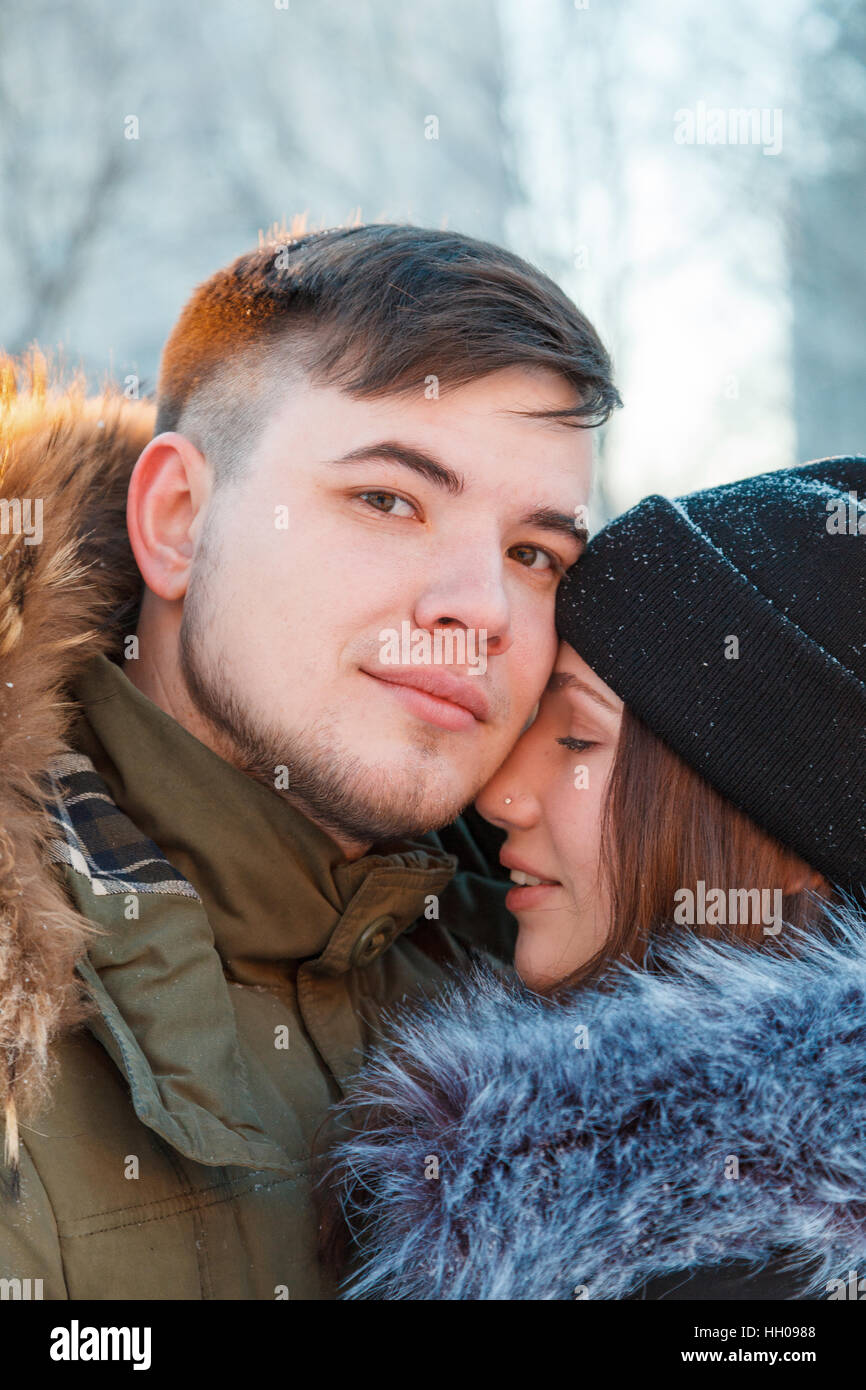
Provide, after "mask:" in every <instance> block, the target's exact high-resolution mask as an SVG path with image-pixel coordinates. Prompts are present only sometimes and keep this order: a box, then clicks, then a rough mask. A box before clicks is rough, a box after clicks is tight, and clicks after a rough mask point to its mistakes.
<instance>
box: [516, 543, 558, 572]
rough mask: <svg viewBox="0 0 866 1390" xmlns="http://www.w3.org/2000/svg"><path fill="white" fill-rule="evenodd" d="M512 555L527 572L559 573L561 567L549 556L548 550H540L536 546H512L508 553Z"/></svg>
mask: <svg viewBox="0 0 866 1390" xmlns="http://www.w3.org/2000/svg"><path fill="white" fill-rule="evenodd" d="M508 553H509V555H512V556H513V557H514V559H515V560H516V561H517V563H518V564H519V565H523V566H524V568H525V569H528V570H549V569H555V570H557V571H560V570H561V569H562V566H561V565H560V564H559V561H558V560H556V559H555V557H554V556H553V555H551V554H550V551H548V550H542V549H540V547H539V546H537V545H513V546H512V547H511V549H510V551H509V552H508Z"/></svg>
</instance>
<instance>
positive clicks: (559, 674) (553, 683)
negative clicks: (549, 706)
mask: <svg viewBox="0 0 866 1390" xmlns="http://www.w3.org/2000/svg"><path fill="white" fill-rule="evenodd" d="M547 689H548V690H549V691H551V692H554V691H557V690H578V691H580V693H581V694H582V695H586V696H587V697H588V698H589V699H590V700H595V702H596V704H597V705H603V706H604V708H605V709H606V710H609V711H610V713H611V714H619V709H618V707H617V706H616V705H614V704H612V703H611V702H610V700H608V699H606V698H605V696H604V695H602V693H601V691H600V690H596V689H595V688H594V687H593V686H591V685H590V684H589V683H588V682H587V681H582V680H581V679H580V678H579V677H578V676H573V675H572V674H571V672H570V671H554V672H553V675H552V676H551V677H550V680H549V681H548V682H547Z"/></svg>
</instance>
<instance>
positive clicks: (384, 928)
mask: <svg viewBox="0 0 866 1390" xmlns="http://www.w3.org/2000/svg"><path fill="white" fill-rule="evenodd" d="M396 935H397V923H396V922H395V921H394V918H393V917H377V918H376V920H375V922H371V923H370V925H369V926H368V927H365V928H364V930H363V931H362V932H361V935H360V936H359V937H358V940H357V941H356V942H355V944H354V946H353V947H352V954H351V957H350V959H351V963H352V965H370V963H371V962H372V961H374V960H375V959H376V957H377V956H379V955H381V954H382V952H383V951H384V949H385V947H386V946H390V944H391V942H392V941H393V940H394V937H395V936H396Z"/></svg>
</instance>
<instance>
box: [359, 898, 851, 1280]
mask: <svg viewBox="0 0 866 1390" xmlns="http://www.w3.org/2000/svg"><path fill="white" fill-rule="evenodd" d="M827 926H828V933H829V934H828V935H826V936H825V935H822V936H818V937H813V938H810V939H808V940H803V941H800V942H798V943H795V948H794V951H795V953H793V954H792V953H790V952H786V953H784V954H783V953H780V952H778V951H773V952H772V953H771V952H769V951H764V950H762V949H760V948H751V949H750V948H746V947H743V946H736V945H732V944H720V943H711V942H708V941H702V940H699V939H697V938H692V939H690V940H687V941H683V942H680V943H678V944H676V945H675V946H674V947H673V948H672V950H671V953H670V956H669V957H668V958H666V961H665V969H664V970H663V971H662V972H660V973H655V972H653V973H650V972H649V971H644V970H638V969H635V968H630V969H624V968H619V969H618V972H617V974H616V975H615V977H614V979H613V981H612V987H611V988H610V990H608V989H607V988H605V989H600V988H597V987H596V988H585V989H583V990H582V991H580V992H579V993H577V994H575V995H574V996H573V998H572V999H571V1000H570V1001H568V1002H566V1003H559V1004H555V1005H551V1004H550V1003H547V1002H545V1001H542V1000H541V999H539V997H538V996H535V995H532V994H530V993H529V992H528V991H526V990H524V989H523V988H522V987H521V986H520V985H519V983H508V982H503V980H501V979H500V978H498V977H496V976H495V975H493V974H491V973H488V972H487V971H486V970H479V971H478V973H477V974H476V976H475V978H474V979H473V980H471V981H468V982H465V983H457V984H455V986H454V989H453V991H452V993H451V995H450V997H446V998H443V997H441V996H440V998H439V999H438V1000H437V1001H435V1002H434V1003H432V1004H428V1005H425V1006H423V1007H422V1009H421V1010H420V1011H419V1012H418V1013H417V1014H414V1015H408V1016H407V1017H405V1018H404V1019H403V1020H398V1021H397V1023H396V1024H394V1023H393V1021H392V1025H391V1027H390V1028H389V1030H388V1035H387V1039H386V1042H385V1045H384V1046H383V1048H382V1049H381V1051H379V1052H378V1053H377V1054H376V1055H375V1056H374V1058H373V1059H372V1060H371V1061H370V1063H369V1064H368V1067H367V1069H366V1072H365V1073H364V1074H363V1077H362V1080H361V1081H360V1083H359V1085H358V1087H357V1089H356V1090H355V1092H354V1093H353V1095H351V1096H350V1097H349V1102H350V1103H351V1104H352V1105H353V1106H354V1107H355V1109H354V1111H353V1119H354V1123H355V1124H356V1125H357V1124H359V1123H360V1125H361V1127H362V1128H361V1132H360V1133H358V1134H356V1135H355V1136H354V1137H351V1138H348V1139H344V1140H343V1141H342V1143H341V1144H340V1145H339V1146H337V1148H336V1149H335V1160H336V1170H337V1173H338V1174H339V1182H340V1190H341V1191H342V1197H343V1204H344V1209H345V1210H346V1212H347V1213H348V1215H349V1219H350V1224H351V1225H352V1227H353V1229H354V1231H355V1232H356V1234H358V1233H361V1232H363V1234H361V1235H360V1244H359V1250H356V1255H357V1256H358V1258H356V1259H355V1260H354V1262H353V1264H354V1273H353V1275H352V1276H351V1278H350V1279H349V1281H348V1284H347V1288H346V1291H345V1293H346V1296H348V1297H355V1298H357V1297H362V1298H363V1297H367V1298H385V1299H392V1298H409V1299H571V1298H575V1297H589V1298H594V1299H597V1298H602V1299H614V1298H623V1297H626V1296H628V1295H629V1294H630V1293H632V1292H634V1291H635V1290H636V1289H638V1288H639V1287H640V1286H642V1285H643V1284H644V1282H645V1281H648V1280H652V1279H658V1278H663V1277H665V1276H671V1275H674V1274H681V1273H688V1272H694V1271H698V1270H707V1269H718V1268H719V1267H721V1266H725V1265H730V1264H731V1263H732V1262H741V1261H742V1262H746V1263H747V1264H748V1265H750V1266H758V1267H760V1266H764V1265H766V1264H768V1263H770V1262H777V1261H779V1258H780V1256H782V1257H783V1260H782V1263H783V1264H784V1267H785V1268H789V1269H794V1270H796V1271H798V1272H799V1271H805V1270H806V1267H807V1266H809V1269H808V1273H806V1274H805V1275H804V1282H803V1283H802V1285H798V1288H801V1289H802V1294H801V1296H812V1297H819V1296H823V1297H826V1296H827V1288H828V1281H830V1280H832V1279H834V1278H836V1277H837V1276H841V1277H844V1276H845V1275H846V1274H847V1272H848V1271H849V1270H850V1269H856V1270H858V1271H859V1273H860V1274H861V1275H866V919H864V918H863V917H862V916H860V915H858V914H857V913H855V912H854V911H853V910H851V911H846V912H844V913H843V912H839V913H837V914H836V915H835V916H834V919H833V921H832V922H828V924H827Z"/></svg>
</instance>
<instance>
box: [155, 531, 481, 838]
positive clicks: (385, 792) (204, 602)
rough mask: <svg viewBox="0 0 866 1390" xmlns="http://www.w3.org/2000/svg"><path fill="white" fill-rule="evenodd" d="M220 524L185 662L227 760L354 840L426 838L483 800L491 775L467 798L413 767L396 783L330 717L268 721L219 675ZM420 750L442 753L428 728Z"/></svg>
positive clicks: (200, 566) (192, 693)
mask: <svg viewBox="0 0 866 1390" xmlns="http://www.w3.org/2000/svg"><path fill="white" fill-rule="evenodd" d="M213 529H214V528H212V527H208V529H207V530H206V532H205V534H204V535H203V537H202V540H201V543H200V548H199V553H198V556H197V557H196V566H195V568H194V570H193V574H192V577H191V580H190V585H189V589H188V591H187V594H186V598H185V600H184V607H183V615H182V618H181V627H180V644H179V660H180V671H181V675H182V677H183V680H184V683H185V685H186V689H187V693H188V695H189V698H190V700H191V701H192V704H193V705H194V707H195V709H196V711H197V713H198V714H199V715H200V717H201V718H202V719H204V720H205V722H206V723H207V724H208V725H209V727H210V729H211V730H212V731H213V734H214V735H215V737H214V739H213V745H214V747H215V748H216V751H217V752H219V754H220V756H221V757H223V758H225V759H226V761H228V762H230V763H232V764H233V766H235V767H237V768H238V769H239V770H240V771H241V772H244V773H245V774H246V775H247V776H248V777H252V778H254V779H255V780H256V781H258V782H262V783H263V784H264V785H265V786H267V787H269V788H270V789H271V791H275V792H276V793H277V795H279V796H281V797H282V798H283V799H284V800H286V801H288V802H289V803H290V804H292V805H293V806H296V807H297V808H298V809H299V810H300V811H301V812H302V813H303V814H304V815H305V816H307V817H308V819H309V820H311V821H313V822H315V823H316V824H317V825H320V826H321V827H322V828H323V829H325V830H327V831H328V832H330V833H331V834H336V835H338V836H340V837H341V838H344V839H346V840H349V841H351V842H353V843H355V844H359V845H366V844H369V843H374V842H376V841H382V840H390V839H395V838H405V837H409V836H414V835H423V834H426V833H428V832H429V831H432V830H437V829H440V828H441V827H442V826H445V825H448V824H450V822H451V821H453V820H454V819H455V817H456V816H457V815H459V814H460V812H461V811H462V810H463V809H464V808H465V807H466V806H467V805H468V804H469V803H470V802H471V801H473V800H474V799H475V797H476V796H477V795H478V793H479V792H480V790H481V787H482V786H483V785H484V780H485V779H482V780H480V781H479V783H478V786H477V787H475V788H474V790H473V791H471V792H469V793H467V795H466V796H465V797H464V798H463V799H462V800H459V801H458V800H457V799H455V798H451V797H449V798H447V800H446V798H445V797H444V796H443V795H442V794H441V793H439V794H438V795H433V794H432V792H431V788H430V786H429V784H427V785H425V782H424V780H423V779H421V778H419V776H418V773H417V768H416V767H414V766H413V768H412V770H411V771H410V770H409V769H408V768H407V773H406V777H405V778H404V779H402V780H401V785H400V786H399V787H397V786H395V784H394V780H393V778H392V779H391V780H390V781H389V780H388V778H387V774H382V773H381V772H377V771H375V770H373V769H371V768H370V767H368V766H367V765H366V764H365V763H364V762H362V760H361V758H360V757H359V756H358V755H357V753H354V752H352V751H350V750H349V749H347V748H345V747H344V746H343V745H341V744H340V743H339V742H338V741H337V738H336V736H335V733H334V731H333V728H332V727H330V726H329V724H328V721H327V719H326V718H323V717H322V716H319V717H318V718H317V719H314V720H313V721H312V722H311V723H310V724H309V725H307V726H306V727H305V728H303V729H301V730H296V731H287V730H284V729H279V728H277V727H276V726H275V725H273V724H270V725H269V724H266V723H263V722H260V721H259V720H258V719H257V718H256V716H255V715H254V714H253V713H251V712H250V710H249V709H248V708H247V707H246V705H245V702H244V700H243V698H242V697H241V696H240V695H239V694H238V692H236V691H235V690H233V689H232V687H231V684H230V681H229V679H228V678H227V677H226V676H225V675H224V674H219V665H220V663H219V661H218V660H216V659H215V658H211V657H209V656H208V654H207V644H206V642H205V640H204V639H205V635H206V631H207V626H208V617H209V614H211V613H213V611H214V607H213V604H212V603H209V602H208V599H209V595H210V594H211V591H212V575H213V573H214V572H215V569H216V564H217V555H216V553H215V550H216V547H215V545H214V535H213ZM223 670H225V667H223ZM413 747H414V750H415V752H416V753H417V754H419V755H420V756H421V757H422V758H424V759H426V760H427V761H428V762H429V763H430V764H431V766H435V764H436V762H438V761H440V760H441V759H442V758H443V754H442V752H441V748H440V746H439V742H438V740H437V738H436V735H435V734H433V733H432V731H430V730H426V729H424V728H420V729H419V731H418V733H417V735H416V736H415V738H414V739H413ZM413 764H414V760H413ZM278 768H286V769H287V771H288V782H289V786H288V788H287V789H282V788H280V787H279V786H277V784H276V779H277V775H278V774H277V769H278Z"/></svg>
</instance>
